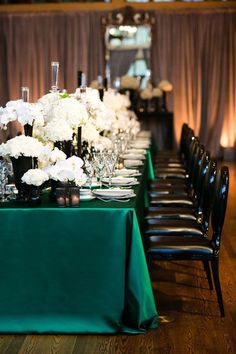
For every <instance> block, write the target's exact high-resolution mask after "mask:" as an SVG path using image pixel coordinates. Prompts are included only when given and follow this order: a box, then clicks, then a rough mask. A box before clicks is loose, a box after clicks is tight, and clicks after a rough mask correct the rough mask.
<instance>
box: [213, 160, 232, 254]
mask: <svg viewBox="0 0 236 354" xmlns="http://www.w3.org/2000/svg"><path fill="white" fill-rule="evenodd" d="M228 190H229V169H228V167H227V166H223V167H221V169H220V170H219V172H218V174H217V180H216V188H215V191H214V201H213V208H212V214H211V225H212V231H213V234H212V242H213V244H214V246H215V250H214V253H215V254H216V255H218V254H219V250H220V243H221V235H222V229H223V225H224V219H225V212H226V207H227V200H228Z"/></svg>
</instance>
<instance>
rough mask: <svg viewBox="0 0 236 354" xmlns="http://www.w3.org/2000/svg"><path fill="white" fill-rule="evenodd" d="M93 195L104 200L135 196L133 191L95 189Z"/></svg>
mask: <svg viewBox="0 0 236 354" xmlns="http://www.w3.org/2000/svg"><path fill="white" fill-rule="evenodd" d="M93 194H94V195H95V196H98V197H102V198H130V197H131V196H135V194H134V192H133V190H132V189H118V188H117V189H94V190H93Z"/></svg>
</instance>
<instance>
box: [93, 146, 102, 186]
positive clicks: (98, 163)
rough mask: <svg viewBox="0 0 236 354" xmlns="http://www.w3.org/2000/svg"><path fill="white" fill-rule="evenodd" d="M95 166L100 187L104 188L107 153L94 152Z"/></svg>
mask: <svg viewBox="0 0 236 354" xmlns="http://www.w3.org/2000/svg"><path fill="white" fill-rule="evenodd" d="M93 159H94V168H95V173H96V177H97V181H98V183H99V187H100V188H102V177H103V176H104V174H105V154H104V153H102V152H96V153H94V154H93Z"/></svg>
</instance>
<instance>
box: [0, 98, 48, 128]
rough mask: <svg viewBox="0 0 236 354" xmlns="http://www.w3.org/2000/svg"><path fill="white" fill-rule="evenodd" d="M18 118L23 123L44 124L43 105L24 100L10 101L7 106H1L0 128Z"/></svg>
mask: <svg viewBox="0 0 236 354" xmlns="http://www.w3.org/2000/svg"><path fill="white" fill-rule="evenodd" d="M14 120H18V122H20V123H21V124H22V125H25V124H29V125H33V123H36V124H38V125H43V124H44V117H43V112H42V109H41V106H40V105H39V104H37V103H29V102H24V101H23V100H16V101H9V102H7V104H6V107H5V108H3V107H0V128H3V129H6V126H7V124H8V123H9V122H12V121H14Z"/></svg>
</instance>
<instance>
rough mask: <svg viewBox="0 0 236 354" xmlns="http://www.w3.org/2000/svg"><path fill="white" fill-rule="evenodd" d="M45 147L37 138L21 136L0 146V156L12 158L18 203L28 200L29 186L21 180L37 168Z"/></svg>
mask: <svg viewBox="0 0 236 354" xmlns="http://www.w3.org/2000/svg"><path fill="white" fill-rule="evenodd" d="M43 148H44V145H43V144H42V143H41V142H40V141H38V140H37V139H35V138H32V137H30V136H25V135H20V136H16V137H15V138H12V139H10V140H8V141H7V142H6V143H5V144H1V145H0V156H3V157H10V158H11V161H12V165H13V173H14V180H15V185H16V188H17V189H18V196H17V199H16V201H17V202H19V203H22V202H23V203H25V202H27V200H28V195H29V186H28V185H26V184H25V183H24V182H22V180H21V178H22V176H23V175H24V174H25V172H27V171H28V170H29V169H32V168H34V167H36V165H37V158H38V157H39V155H40V153H41V150H42V149H43Z"/></svg>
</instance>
